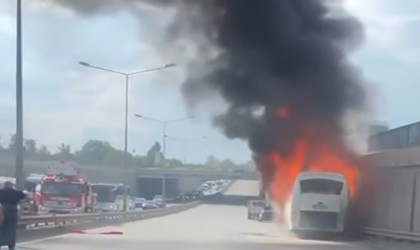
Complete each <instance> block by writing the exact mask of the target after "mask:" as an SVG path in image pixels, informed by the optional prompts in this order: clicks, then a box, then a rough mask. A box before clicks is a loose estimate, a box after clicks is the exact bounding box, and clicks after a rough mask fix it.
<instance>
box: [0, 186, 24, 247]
mask: <svg viewBox="0 0 420 250" xmlns="http://www.w3.org/2000/svg"><path fill="white" fill-rule="evenodd" d="M23 198H25V194H24V193H23V192H22V191H19V190H15V189H13V183H12V182H9V181H7V182H6V183H5V184H4V187H3V189H1V190H0V203H1V206H2V207H1V208H2V209H3V222H2V224H1V227H0V248H1V247H2V246H8V247H9V250H14V249H15V246H16V225H17V220H18V203H19V202H20V201H21V200H22V199H23Z"/></svg>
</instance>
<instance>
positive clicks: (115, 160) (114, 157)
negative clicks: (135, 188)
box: [103, 148, 131, 166]
mask: <svg viewBox="0 0 420 250" xmlns="http://www.w3.org/2000/svg"><path fill="white" fill-rule="evenodd" d="M127 159H128V162H131V155H130V156H129V157H127ZM123 162H124V151H122V150H117V149H114V148H112V149H110V150H108V152H107V153H106V155H105V157H104V159H103V163H104V164H106V165H117V166H118V165H121V164H122V163H123Z"/></svg>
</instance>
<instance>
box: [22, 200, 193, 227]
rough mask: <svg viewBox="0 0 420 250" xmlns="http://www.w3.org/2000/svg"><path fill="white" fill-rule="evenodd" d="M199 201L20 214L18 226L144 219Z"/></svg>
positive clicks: (187, 206)
mask: <svg viewBox="0 0 420 250" xmlns="http://www.w3.org/2000/svg"><path fill="white" fill-rule="evenodd" d="M200 203H201V202H200V201H194V202H191V203H188V204H183V205H178V206H172V207H168V208H161V209H154V210H133V211H127V212H109V213H90V214H48V215H30V216H22V217H21V218H20V219H19V222H18V226H19V228H21V229H33V228H43V227H51V226H60V225H63V226H64V225H69V224H80V223H85V222H95V221H104V220H120V219H133V220H137V219H146V218H152V217H157V216H163V215H167V214H172V213H177V212H181V211H184V210H187V209H189V208H193V207H195V206H198V205H199V204H200Z"/></svg>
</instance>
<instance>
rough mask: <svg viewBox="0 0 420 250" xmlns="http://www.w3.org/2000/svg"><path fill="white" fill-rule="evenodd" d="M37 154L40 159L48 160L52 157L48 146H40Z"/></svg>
mask: <svg viewBox="0 0 420 250" xmlns="http://www.w3.org/2000/svg"><path fill="white" fill-rule="evenodd" d="M36 156H37V158H38V159H40V160H48V159H50V158H51V153H50V151H48V149H47V146H45V145H42V146H41V147H39V149H38V151H37V153H36Z"/></svg>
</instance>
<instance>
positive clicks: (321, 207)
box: [287, 172, 349, 234]
mask: <svg viewBox="0 0 420 250" xmlns="http://www.w3.org/2000/svg"><path fill="white" fill-rule="evenodd" d="M348 203H349V191H348V186H347V182H346V179H345V178H344V176H342V175H340V174H337V173H328V172H303V173H301V174H300V175H299V176H298V177H297V178H296V181H295V184H294V188H293V194H292V197H291V201H290V204H289V206H290V207H289V208H288V209H287V213H288V214H287V215H289V216H290V217H289V218H288V219H289V220H288V222H289V229H290V231H292V232H294V233H297V234H300V233H318V232H324V233H343V232H344V226H345V225H344V224H345V217H346V212H347V207H348Z"/></svg>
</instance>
